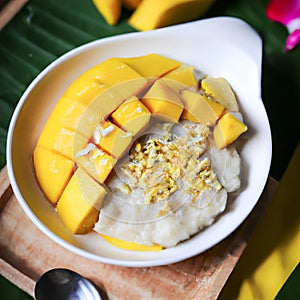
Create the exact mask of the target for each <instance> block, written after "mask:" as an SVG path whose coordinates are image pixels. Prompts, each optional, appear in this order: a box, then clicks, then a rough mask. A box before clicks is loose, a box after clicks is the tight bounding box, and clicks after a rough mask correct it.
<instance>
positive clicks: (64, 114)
mask: <svg viewBox="0 0 300 300" xmlns="http://www.w3.org/2000/svg"><path fill="white" fill-rule="evenodd" d="M49 119H55V120H57V122H59V123H60V124H61V126H62V127H63V128H66V129H70V130H71V131H77V132H78V133H79V134H81V135H82V136H84V137H86V138H90V137H91V136H92V135H93V131H94V128H96V126H97V125H98V124H99V123H100V121H101V120H102V116H101V114H99V112H97V111H94V110H92V109H91V108H90V107H87V106H85V105H83V104H81V103H79V102H77V101H74V100H73V99H71V98H67V97H62V98H61V99H60V100H59V101H58V103H57V104H56V106H55V107H54V109H53V111H52V113H51V116H50V117H49Z"/></svg>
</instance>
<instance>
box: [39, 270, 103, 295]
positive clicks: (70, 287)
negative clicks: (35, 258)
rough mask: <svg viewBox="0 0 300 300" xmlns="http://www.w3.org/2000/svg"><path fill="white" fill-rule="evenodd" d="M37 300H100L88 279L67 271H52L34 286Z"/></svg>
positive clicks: (45, 274)
mask: <svg viewBox="0 0 300 300" xmlns="http://www.w3.org/2000/svg"><path fill="white" fill-rule="evenodd" d="M34 295H35V298H36V299H37V300H53V299H55V300H68V299H72V300H101V299H102V298H101V296H100V294H99V293H98V291H97V289H96V287H95V286H94V285H93V283H92V282H90V281H89V280H88V279H86V278H84V277H83V276H81V275H80V274H78V273H76V272H74V271H71V270H69V269H62V268H57V269H52V270H49V271H47V272H46V273H44V274H43V275H42V276H41V277H40V278H39V280H38V281H37V283H36V285H35V290H34Z"/></svg>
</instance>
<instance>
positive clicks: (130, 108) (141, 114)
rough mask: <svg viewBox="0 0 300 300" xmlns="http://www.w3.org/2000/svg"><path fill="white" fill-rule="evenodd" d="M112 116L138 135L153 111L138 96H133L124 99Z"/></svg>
mask: <svg viewBox="0 0 300 300" xmlns="http://www.w3.org/2000/svg"><path fill="white" fill-rule="evenodd" d="M111 117H112V120H113V122H114V123H115V124H116V125H118V126H119V127H120V128H122V129H124V130H125V131H128V132H131V133H132V135H136V134H138V133H139V132H141V131H142V130H143V129H144V128H145V127H146V126H147V124H148V123H149V122H150V118H151V113H150V112H149V110H148V109H147V108H146V106H145V105H143V103H142V102H141V101H140V100H139V99H138V98H137V97H135V96H132V97H130V98H129V99H127V100H126V101H124V102H123V103H122V104H121V105H120V106H119V107H118V109H117V110H116V111H115V112H113V113H112V114H111Z"/></svg>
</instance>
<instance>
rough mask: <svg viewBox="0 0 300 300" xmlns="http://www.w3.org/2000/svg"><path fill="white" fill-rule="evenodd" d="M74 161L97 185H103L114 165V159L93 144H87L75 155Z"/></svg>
mask: <svg viewBox="0 0 300 300" xmlns="http://www.w3.org/2000/svg"><path fill="white" fill-rule="evenodd" d="M75 161H76V163H77V165H78V166H79V167H80V168H82V169H84V170H85V171H86V172H87V173H88V174H89V175H90V176H91V177H93V178H94V179H95V180H96V181H98V182H99V183H104V181H105V180H106V178H107V177H108V175H109V174H110V172H111V170H112V169H113V167H114V165H115V163H116V159H114V158H113V157H112V156H110V155H109V154H107V153H105V152H104V151H102V150H100V149H98V148H97V147H96V146H95V145H94V144H88V145H87V146H86V148H84V149H83V150H82V151H80V152H79V153H77V156H76V158H75Z"/></svg>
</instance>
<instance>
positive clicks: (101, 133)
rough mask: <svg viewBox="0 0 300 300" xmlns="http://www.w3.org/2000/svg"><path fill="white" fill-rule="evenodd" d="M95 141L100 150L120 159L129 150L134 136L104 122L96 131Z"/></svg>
mask: <svg viewBox="0 0 300 300" xmlns="http://www.w3.org/2000/svg"><path fill="white" fill-rule="evenodd" d="M94 141H95V143H96V145H97V146H98V147H99V148H101V149H103V150H104V151H106V152H107V153H109V154H110V155H112V156H113V157H115V158H117V159H119V158H120V157H121V156H122V155H123V154H124V153H125V151H126V150H127V149H128V148H129V146H130V144H131V141H132V134H131V133H128V132H125V131H123V130H122V129H121V128H119V127H118V126H117V125H115V124H113V123H111V122H109V121H104V122H102V123H101V124H100V125H99V126H98V127H97V128H96V129H95V132H94Z"/></svg>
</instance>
